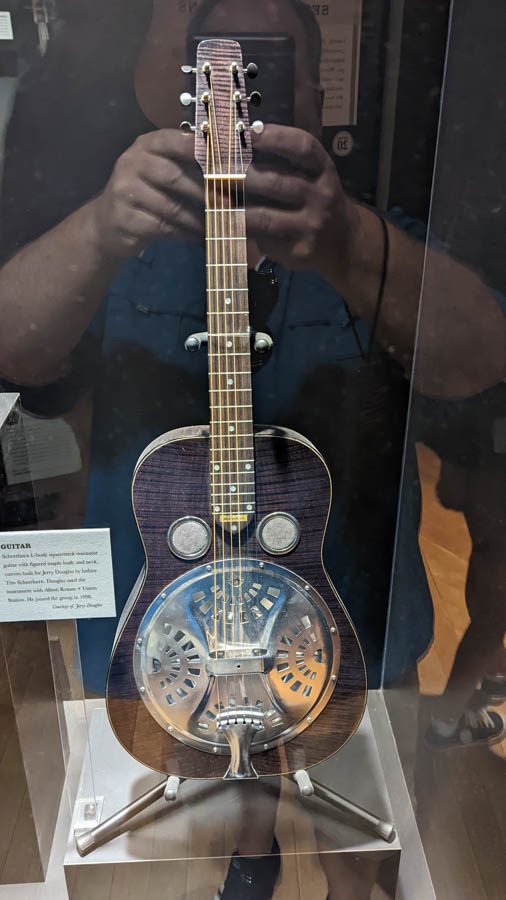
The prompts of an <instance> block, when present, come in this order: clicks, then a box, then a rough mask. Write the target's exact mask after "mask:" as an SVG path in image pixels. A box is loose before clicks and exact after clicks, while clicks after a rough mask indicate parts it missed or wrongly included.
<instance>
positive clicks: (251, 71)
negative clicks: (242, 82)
mask: <svg viewBox="0 0 506 900" xmlns="http://www.w3.org/2000/svg"><path fill="white" fill-rule="evenodd" d="M244 74H245V75H247V76H248V78H256V77H257V75H258V66H257V64H256V63H253V62H251V63H248V65H247V66H246V68H245V70H244Z"/></svg>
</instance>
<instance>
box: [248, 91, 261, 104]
mask: <svg viewBox="0 0 506 900" xmlns="http://www.w3.org/2000/svg"><path fill="white" fill-rule="evenodd" d="M261 102H262V95H261V93H260V91H253V92H252V93H251V94H250V95H249V97H248V103H251V105H252V106H260V104H261Z"/></svg>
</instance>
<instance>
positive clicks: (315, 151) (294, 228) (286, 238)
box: [246, 125, 357, 281]
mask: <svg viewBox="0 0 506 900" xmlns="http://www.w3.org/2000/svg"><path fill="white" fill-rule="evenodd" d="M253 143H254V155H256V159H257V162H256V163H255V164H254V165H252V166H251V167H250V169H249V170H248V176H247V179H246V191H247V214H246V217H247V230H248V236H249V237H251V238H254V239H255V240H256V242H257V243H258V245H259V247H260V250H261V251H262V253H264V254H265V255H266V256H268V257H269V258H270V259H272V260H275V261H276V262H279V263H281V264H282V265H284V266H285V267H286V268H288V269H292V270H297V269H313V270H316V271H318V272H319V273H320V274H321V275H322V276H323V277H326V278H328V279H329V280H331V281H335V280H336V275H337V276H339V271H338V270H339V267H341V269H342V271H343V272H344V269H345V267H346V264H347V261H348V256H349V248H350V245H351V241H352V239H353V234H354V229H355V226H356V221H357V215H356V212H355V207H354V204H353V203H352V202H351V201H350V200H349V198H348V197H347V196H346V194H345V193H344V190H343V188H342V185H341V182H340V180H339V177H338V175H337V173H336V169H335V166H334V164H333V163H332V161H331V159H330V158H329V156H328V154H327V153H326V152H325V150H324V148H323V147H322V145H321V144H320V142H319V141H318V140H317V138H315V137H313V136H312V135H311V134H309V133H308V132H306V131H302V130H301V129H299V128H289V127H286V126H284V125H266V127H265V130H264V132H263V133H262V134H261V135H258V136H256V137H254V142H253ZM262 157H263V158H262ZM336 269H337V271H336Z"/></svg>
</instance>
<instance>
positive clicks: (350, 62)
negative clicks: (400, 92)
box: [305, 0, 362, 126]
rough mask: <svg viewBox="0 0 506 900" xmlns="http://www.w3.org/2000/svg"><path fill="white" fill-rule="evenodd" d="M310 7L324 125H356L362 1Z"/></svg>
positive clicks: (333, 0) (334, 1)
mask: <svg viewBox="0 0 506 900" xmlns="http://www.w3.org/2000/svg"><path fill="white" fill-rule="evenodd" d="M305 2H306V3H307V4H308V6H310V7H311V9H312V10H313V13H314V14H315V16H316V18H317V21H318V22H319V24H320V31H321V35H322V60H321V67H320V77H321V82H322V87H323V90H324V91H325V95H324V102H323V124H324V125H329V126H332V125H356V124H357V97H358V77H359V68H360V37H361V23H362V0H328V3H313V2H311V0H305Z"/></svg>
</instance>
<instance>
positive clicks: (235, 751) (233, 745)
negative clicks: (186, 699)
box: [217, 707, 264, 781]
mask: <svg viewBox="0 0 506 900" xmlns="http://www.w3.org/2000/svg"><path fill="white" fill-rule="evenodd" d="M263 719H264V714H263V712H261V711H259V710H258V709H256V708H255V707H242V708H240V709H234V710H227V711H226V712H224V713H221V714H220V715H219V716H218V723H217V724H218V731H220V732H221V733H222V734H224V735H225V737H226V738H227V741H228V743H229V746H230V765H229V767H228V769H227V771H226V772H225V775H224V776H223V779H224V781H234V780H237V779H239V780H244V779H245V778H258V773H257V772H256V771H255V768H254V766H253V764H252V762H251V756H250V749H251V744H252V742H253V740H254V738H255V736H256V734H257V732H258V731H261V730H262V728H263V727H264V724H263Z"/></svg>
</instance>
